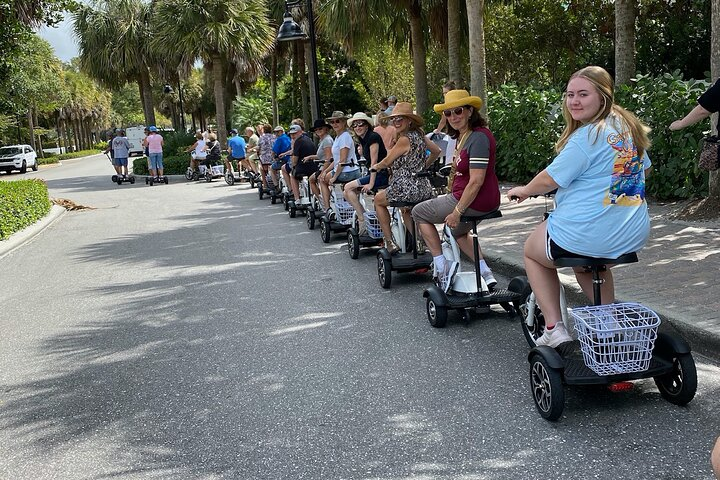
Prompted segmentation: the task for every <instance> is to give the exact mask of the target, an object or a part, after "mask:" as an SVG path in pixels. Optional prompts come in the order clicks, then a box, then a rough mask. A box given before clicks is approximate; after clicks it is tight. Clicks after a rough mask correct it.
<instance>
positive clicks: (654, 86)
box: [488, 72, 710, 199]
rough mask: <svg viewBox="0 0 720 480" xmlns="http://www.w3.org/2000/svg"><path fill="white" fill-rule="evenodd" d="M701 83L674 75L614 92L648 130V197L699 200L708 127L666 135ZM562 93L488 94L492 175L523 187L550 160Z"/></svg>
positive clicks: (560, 124) (510, 88) (703, 191)
mask: <svg viewBox="0 0 720 480" xmlns="http://www.w3.org/2000/svg"><path fill="white" fill-rule="evenodd" d="M708 86H709V84H708V83H707V82H705V81H698V80H687V81H686V80H683V79H682V77H681V75H680V74H679V73H678V72H675V73H673V74H665V75H663V76H661V77H650V76H643V75H638V77H637V78H636V79H634V80H633V82H632V84H631V85H624V86H621V87H619V88H618V91H617V93H616V102H617V103H618V104H619V105H622V106H623V107H625V108H627V109H628V110H630V111H632V112H634V113H635V114H636V115H637V116H638V117H640V118H641V119H642V120H643V121H644V122H645V123H647V124H648V125H649V126H650V127H651V128H652V129H653V131H652V132H651V134H650V136H651V139H652V142H653V145H652V147H651V149H650V152H649V154H650V158H651V160H652V162H653V174H652V175H651V177H650V178H649V179H648V183H647V185H648V194H649V195H651V196H653V197H655V198H657V199H677V198H692V197H698V196H705V195H707V192H708V174H707V172H704V171H702V170H699V169H698V168H697V162H696V161H695V157H696V156H697V150H698V142H699V140H700V138H702V136H703V130H705V129H708V128H709V126H710V125H709V123H708V122H701V123H700V124H698V125H694V126H693V127H690V128H687V129H685V130H681V131H679V132H670V131H669V130H668V126H669V125H670V123H672V122H673V120H676V119H678V118H682V117H683V116H684V115H685V114H686V113H687V112H689V111H690V110H692V109H693V108H694V107H695V105H697V98H698V97H699V96H700V95H701V94H702V93H703V92H704V91H705V90H706V89H707V87H708ZM561 102H562V92H561V91H560V90H557V89H554V88H544V89H541V88H537V87H533V86H523V87H519V86H516V85H503V86H501V87H500V88H499V89H498V90H496V91H493V92H490V93H489V94H488V111H489V112H490V119H491V125H490V129H491V130H492V132H493V134H494V135H495V138H496V140H497V145H498V148H497V173H498V176H499V177H500V178H502V179H504V180H506V181H512V182H519V183H524V182H527V181H529V180H530V179H531V178H532V177H533V176H534V175H535V174H537V173H538V172H539V171H541V170H542V169H543V168H545V167H546V166H547V165H548V164H549V163H550V161H551V160H552V159H553V157H554V156H555V151H554V145H555V141H556V140H557V138H558V137H559V136H560V133H561V132H562V130H563V128H564V121H563V118H562V108H561V106H562V103H561Z"/></svg>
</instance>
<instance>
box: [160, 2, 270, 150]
mask: <svg viewBox="0 0 720 480" xmlns="http://www.w3.org/2000/svg"><path fill="white" fill-rule="evenodd" d="M155 8H156V17H155V18H156V23H155V25H154V28H153V30H154V32H155V36H154V38H153V45H156V46H157V47H158V48H159V47H162V48H166V49H168V48H171V49H172V50H173V51H174V52H176V53H179V54H180V55H182V56H183V57H185V58H186V59H188V60H190V61H193V62H194V61H195V59H198V58H199V59H202V60H203V62H204V64H205V67H206V68H207V69H209V70H211V71H212V78H213V93H214V95H215V122H216V123H217V129H218V139H219V140H220V143H221V144H223V145H224V144H225V143H226V142H227V123H226V111H227V106H226V101H225V85H224V79H225V72H226V62H228V61H231V60H234V59H237V58H246V59H252V58H253V57H260V58H262V56H263V55H262V54H263V53H264V52H267V51H268V50H269V49H270V48H271V46H272V44H273V42H274V39H275V32H274V31H273V30H272V29H271V28H270V25H269V24H268V20H267V11H266V7H265V4H264V2H263V1H262V0H248V1H245V2H239V1H237V0H161V1H159V2H157V3H156V4H155Z"/></svg>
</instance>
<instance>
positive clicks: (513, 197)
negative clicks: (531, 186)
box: [507, 185, 530, 203]
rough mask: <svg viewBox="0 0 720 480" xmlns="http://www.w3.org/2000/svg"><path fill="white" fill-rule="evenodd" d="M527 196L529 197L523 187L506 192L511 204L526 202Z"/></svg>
mask: <svg viewBox="0 0 720 480" xmlns="http://www.w3.org/2000/svg"><path fill="white" fill-rule="evenodd" d="M529 196H530V195H528V194H527V193H526V192H525V185H523V186H520V187H513V188H511V189H510V190H508V192H507V198H508V200H510V201H511V202H513V201H517V203H522V202H524V201H525V200H527V198H528V197H529Z"/></svg>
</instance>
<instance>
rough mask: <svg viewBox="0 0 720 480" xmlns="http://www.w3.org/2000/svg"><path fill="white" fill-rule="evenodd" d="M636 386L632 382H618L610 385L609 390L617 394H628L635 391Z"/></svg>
mask: <svg viewBox="0 0 720 480" xmlns="http://www.w3.org/2000/svg"><path fill="white" fill-rule="evenodd" d="M634 386H635V384H634V383H632V382H618V383H613V384H611V385H608V390H610V391H611V392H614V393H617V392H627V391H630V390H632V389H633V387H634Z"/></svg>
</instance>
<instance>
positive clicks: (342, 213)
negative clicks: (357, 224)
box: [335, 199, 355, 225]
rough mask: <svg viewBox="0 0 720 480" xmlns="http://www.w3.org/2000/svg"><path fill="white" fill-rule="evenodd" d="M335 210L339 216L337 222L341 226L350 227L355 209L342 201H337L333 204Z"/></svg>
mask: <svg viewBox="0 0 720 480" xmlns="http://www.w3.org/2000/svg"><path fill="white" fill-rule="evenodd" d="M335 210H336V211H337V214H338V216H339V218H338V221H339V222H340V223H342V224H343V225H350V224H351V223H352V218H353V213H355V209H354V208H353V206H352V205H351V204H350V203H349V202H347V201H346V200H344V199H340V200H337V201H336V202H335Z"/></svg>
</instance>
